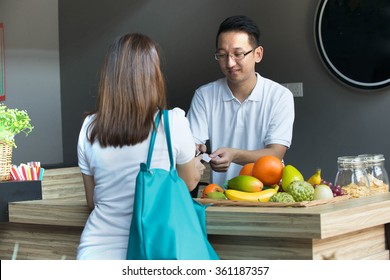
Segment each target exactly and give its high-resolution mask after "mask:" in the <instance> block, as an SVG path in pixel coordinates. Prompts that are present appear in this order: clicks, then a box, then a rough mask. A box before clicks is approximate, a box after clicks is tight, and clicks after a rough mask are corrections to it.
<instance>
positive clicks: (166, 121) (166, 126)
mask: <svg viewBox="0 0 390 280" xmlns="http://www.w3.org/2000/svg"><path fill="white" fill-rule="evenodd" d="M161 113H162V115H163V116H164V129H165V138H166V141H167V146H168V153H169V162H170V164H171V167H170V169H171V170H172V169H174V164H173V152H172V142H171V131H170V128H169V119H168V110H163V111H162V112H158V113H157V116H156V118H155V121H154V122H155V124H156V128H155V129H153V132H152V136H151V138H150V145H149V151H148V159H147V162H146V167H147V168H148V170H149V169H150V164H151V162H152V155H153V149H154V143H155V142H156V135H157V130H158V126H159V125H160V120H161Z"/></svg>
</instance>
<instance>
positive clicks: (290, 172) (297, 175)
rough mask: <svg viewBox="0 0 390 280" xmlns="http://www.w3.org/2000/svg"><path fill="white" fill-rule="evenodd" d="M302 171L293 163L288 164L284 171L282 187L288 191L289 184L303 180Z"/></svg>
mask: <svg viewBox="0 0 390 280" xmlns="http://www.w3.org/2000/svg"><path fill="white" fill-rule="evenodd" d="M303 180H304V179H303V176H302V173H301V172H299V171H298V169H296V168H295V167H294V166H292V165H286V166H285V167H284V168H283V172H282V188H283V190H284V191H285V192H288V186H289V185H290V184H291V182H293V181H303Z"/></svg>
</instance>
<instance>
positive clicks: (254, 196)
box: [225, 188, 278, 202]
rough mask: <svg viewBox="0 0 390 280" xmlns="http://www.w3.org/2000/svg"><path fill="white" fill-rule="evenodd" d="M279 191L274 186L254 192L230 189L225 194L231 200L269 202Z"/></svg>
mask: <svg viewBox="0 0 390 280" xmlns="http://www.w3.org/2000/svg"><path fill="white" fill-rule="evenodd" d="M277 192H278V190H277V189H273V188H272V189H267V190H264V191H260V192H252V193H250V192H243V191H238V190H231V189H228V190H226V191H225V196H226V197H227V198H228V199H230V200H237V201H249V202H268V201H269V200H270V198H271V197H272V196H273V195H274V194H275V193H277Z"/></svg>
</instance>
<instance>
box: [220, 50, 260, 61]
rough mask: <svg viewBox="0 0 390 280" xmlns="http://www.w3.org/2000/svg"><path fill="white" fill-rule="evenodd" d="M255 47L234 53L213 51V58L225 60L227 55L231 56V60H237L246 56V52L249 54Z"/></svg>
mask: <svg viewBox="0 0 390 280" xmlns="http://www.w3.org/2000/svg"><path fill="white" fill-rule="evenodd" d="M254 50H255V49H251V50H250V51H247V52H236V53H232V54H228V53H215V54H214V58H215V60H218V61H220V60H226V59H227V58H228V56H229V57H231V58H232V59H233V60H235V61H237V60H241V59H244V57H246V56H247V55H248V54H250V53H251V52H253V51H254Z"/></svg>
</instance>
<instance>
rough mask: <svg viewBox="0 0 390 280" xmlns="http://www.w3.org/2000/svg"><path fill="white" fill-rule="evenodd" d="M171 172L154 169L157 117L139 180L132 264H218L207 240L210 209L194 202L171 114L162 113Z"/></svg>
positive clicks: (130, 246)
mask: <svg viewBox="0 0 390 280" xmlns="http://www.w3.org/2000/svg"><path fill="white" fill-rule="evenodd" d="M162 114H163V116H164V129H165V135H166V142H167V146H168V153H169V160H170V170H169V171H167V170H164V169H158V168H156V169H150V164H151V160H152V154H153V147H154V142H155V140H156V130H157V128H158V126H159V123H160V119H161V113H159V114H157V117H156V121H155V122H156V130H153V133H152V136H151V141H150V146H149V152H148V158H147V162H146V163H141V168H140V171H139V173H138V176H137V179H136V190H135V198H134V211H133V218H132V221H131V227H130V235H129V243H128V250H127V259H128V260H218V259H219V257H218V255H217V254H216V252H215V251H214V249H213V247H212V246H211V244H210V243H209V241H208V239H207V231H206V207H207V206H204V205H202V204H201V203H199V202H197V201H196V200H194V199H193V198H192V197H191V195H190V192H189V191H188V188H187V186H186V184H185V183H184V181H183V180H182V179H181V178H180V177H179V176H178V174H177V170H176V168H175V166H174V161H173V154H172V145H171V136H170V130H169V122H168V111H167V110H164V111H163V112H162Z"/></svg>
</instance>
